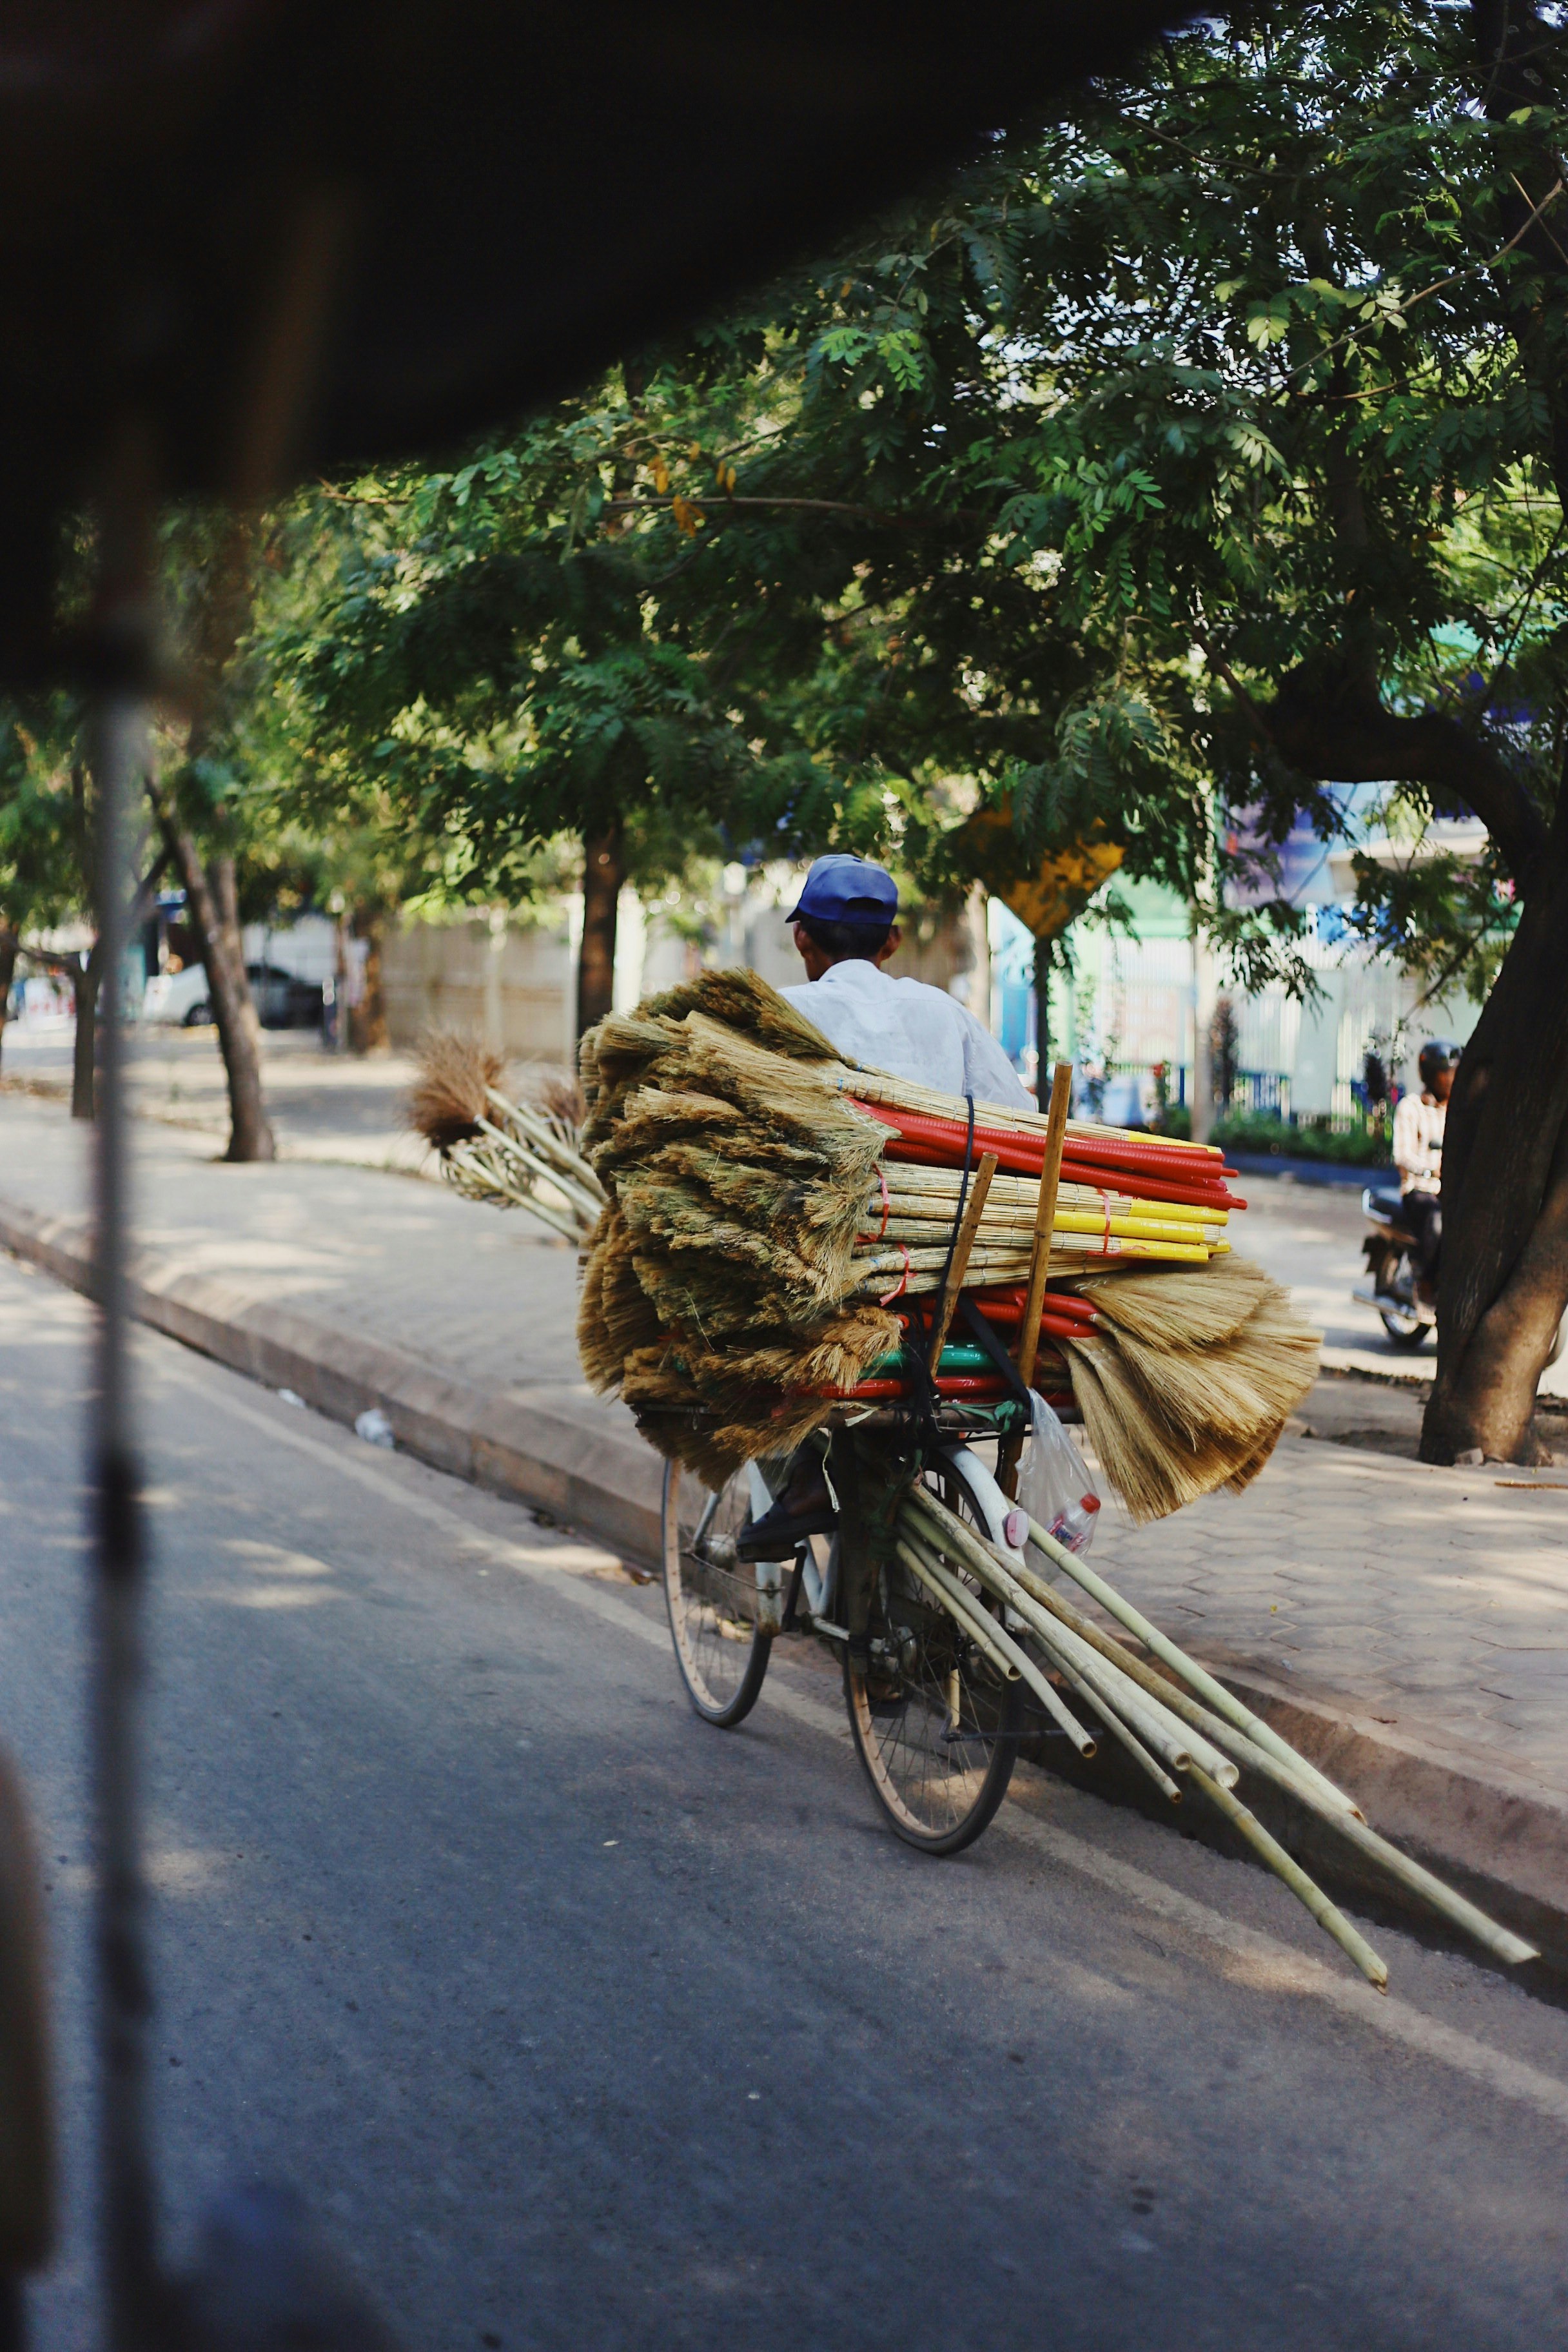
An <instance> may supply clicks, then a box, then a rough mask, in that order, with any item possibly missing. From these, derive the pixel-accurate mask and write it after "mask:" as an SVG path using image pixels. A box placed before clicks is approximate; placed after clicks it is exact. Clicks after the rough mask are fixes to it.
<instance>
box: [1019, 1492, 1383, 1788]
mask: <svg viewBox="0 0 1568 2352" xmlns="http://www.w3.org/2000/svg"><path fill="white" fill-rule="evenodd" d="M1029 1539H1030V1541H1031V1542H1032V1543H1034V1544H1037V1546H1038V1547H1039V1549H1040V1550H1041V1551H1043V1552H1044V1553H1045V1555H1046V1557H1047V1559H1054V1560H1055V1561H1056V1563H1057V1565H1058V1568H1065V1569H1066V1570H1067V1572H1068V1575H1069V1576H1070V1577H1071V1578H1072V1580H1073V1581H1074V1583H1075V1584H1080V1585H1082V1587H1083V1589H1084V1591H1086V1592H1087V1593H1089V1595H1090V1597H1091V1598H1092V1599H1093V1600H1095V1601H1099V1603H1100V1607H1101V1608H1102V1609H1103V1610H1105V1611H1106V1612H1108V1614H1109V1615H1110V1616H1112V1617H1114V1618H1115V1619H1116V1620H1117V1622H1118V1623H1120V1624H1122V1625H1125V1626H1126V1628H1127V1631H1128V1632H1129V1633H1136V1635H1137V1636H1138V1639H1139V1640H1140V1641H1141V1642H1142V1644H1143V1646H1144V1648H1145V1649H1146V1650H1152V1652H1153V1654H1154V1655H1155V1657H1157V1658H1159V1659H1160V1660H1162V1661H1163V1664H1165V1665H1167V1666H1169V1667H1170V1668H1171V1670H1172V1672H1173V1674H1176V1675H1180V1676H1181V1678H1182V1680H1183V1681H1184V1683H1185V1684H1186V1685H1187V1686H1188V1688H1189V1689H1190V1690H1195V1691H1196V1692H1197V1694H1198V1696H1199V1697H1200V1698H1203V1699H1206V1700H1207V1702H1208V1704H1209V1706H1212V1707H1213V1709H1214V1711H1215V1714H1216V1715H1218V1716H1223V1717H1225V1719H1226V1722H1227V1723H1234V1724H1235V1726H1236V1727H1237V1730H1238V1731H1245V1732H1246V1734H1247V1738H1249V1739H1251V1740H1253V1741H1255V1742H1256V1744H1257V1745H1258V1747H1259V1748H1264V1749H1265V1750H1266V1751H1267V1752H1268V1754H1269V1755H1270V1756H1274V1757H1277V1758H1278V1759H1279V1762H1280V1763H1281V1764H1284V1765H1286V1766H1288V1767H1289V1769H1291V1770H1293V1771H1297V1772H1301V1773H1304V1774H1305V1775H1307V1777H1308V1778H1310V1780H1311V1781H1312V1782H1313V1784H1314V1786H1315V1787H1317V1788H1319V1789H1321V1790H1322V1792H1323V1794H1324V1796H1325V1797H1326V1798H1327V1799H1328V1800H1329V1801H1330V1802H1331V1803H1333V1804H1335V1805H1337V1806H1339V1807H1340V1808H1341V1809H1342V1811H1345V1812H1347V1813H1351V1814H1353V1815H1354V1817H1355V1818H1356V1820H1357V1821H1362V1820H1363V1819H1364V1818H1365V1816H1364V1815H1363V1812H1362V1810H1361V1807H1360V1806H1359V1805H1358V1804H1357V1803H1356V1801H1355V1800H1354V1799H1353V1798H1352V1797H1347V1796H1346V1794H1345V1792H1344V1790H1342V1789H1338V1788H1336V1787H1335V1786H1334V1783H1333V1782H1332V1781H1331V1780H1330V1779H1329V1777H1328V1775H1327V1774H1326V1773H1324V1772H1320V1771H1319V1769H1318V1768H1317V1766H1316V1765H1315V1764H1311V1763H1309V1762H1308V1760H1307V1759H1306V1757H1304V1756H1298V1755H1297V1753H1296V1750H1295V1749H1294V1748H1289V1747H1287V1746H1286V1744H1285V1742H1284V1740H1282V1739H1281V1738H1280V1737H1279V1733H1278V1732H1277V1731H1276V1730H1274V1729H1273V1727H1272V1726H1271V1725H1269V1724H1267V1723H1265V1722H1263V1721H1262V1720H1261V1718H1260V1717H1258V1716H1256V1715H1254V1714H1253V1712H1252V1710H1251V1708H1250V1707H1247V1706H1243V1705H1242V1703H1241V1701H1240V1700H1239V1699H1238V1698H1237V1696H1235V1694H1234V1693H1233V1692H1231V1691H1227V1690H1226V1686H1225V1685H1224V1684H1223V1683H1221V1682H1216V1681H1215V1677H1214V1675H1211V1674H1209V1673H1208V1672H1207V1670H1206V1669H1205V1667H1203V1666H1200V1665H1199V1664H1198V1663H1197V1661H1196V1659H1194V1658H1189V1657H1188V1655H1187V1654H1186V1652H1185V1651H1184V1650H1179V1649H1178V1648H1177V1647H1176V1644H1175V1643H1174V1642H1172V1641H1169V1640H1167V1638H1166V1636H1165V1635H1164V1634H1163V1633H1161V1631H1160V1629H1159V1627H1158V1626H1157V1625H1151V1623H1150V1622H1149V1620H1148V1619H1147V1617H1145V1616H1144V1615H1143V1614H1142V1612H1141V1611H1140V1610H1137V1609H1134V1608H1133V1606H1132V1604H1131V1601H1123V1599H1122V1597H1121V1593H1120V1592H1118V1591H1117V1590H1116V1588H1115V1586H1114V1585H1110V1584H1107V1582H1106V1581H1105V1579H1104V1578H1103V1577H1102V1576H1097V1575H1096V1574H1095V1572H1094V1570H1093V1569H1092V1568H1090V1567H1089V1563H1088V1562H1087V1560H1085V1559H1082V1558H1081V1557H1080V1556H1079V1554H1078V1553H1076V1552H1070V1551H1068V1549H1066V1548H1065V1546H1063V1545H1061V1544H1059V1543H1058V1541H1057V1540H1056V1538H1055V1537H1054V1536H1051V1535H1048V1534H1047V1531H1046V1529H1045V1528H1043V1527H1041V1525H1040V1523H1039V1521H1038V1520H1037V1519H1031V1520H1030V1522H1029Z"/></svg>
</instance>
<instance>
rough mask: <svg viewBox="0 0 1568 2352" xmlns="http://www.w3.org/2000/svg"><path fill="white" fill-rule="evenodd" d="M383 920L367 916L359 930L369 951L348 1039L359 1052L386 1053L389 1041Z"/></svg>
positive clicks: (356, 934) (353, 1009) (350, 1019)
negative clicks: (382, 959) (382, 941)
mask: <svg viewBox="0 0 1568 2352" xmlns="http://www.w3.org/2000/svg"><path fill="white" fill-rule="evenodd" d="M381 928H382V927H381V923H380V920H379V919H363V922H362V924H361V926H360V927H358V928H357V929H356V931H355V937H356V938H358V939H362V940H363V941H364V943H365V946H366V949H367V950H368V952H367V954H366V956H365V960H364V976H363V994H362V995H361V997H360V1001H359V1003H357V1004H356V1005H353V1007H352V1008H351V1009H350V1013H349V1038H350V1043H351V1045H353V1050H354V1052H355V1053H356V1054H379V1053H384V1051H385V1049H386V1046H387V1044H388V1042H389V1041H388V1038H387V1033H386V999H385V995H384V992H383V990H382V985H381Z"/></svg>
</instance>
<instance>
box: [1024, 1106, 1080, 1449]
mask: <svg viewBox="0 0 1568 2352" xmlns="http://www.w3.org/2000/svg"><path fill="white" fill-rule="evenodd" d="M1071 1104H1072V1064H1071V1063H1070V1062H1058V1064H1057V1066H1056V1068H1055V1070H1054V1071H1053V1072H1052V1074H1051V1105H1050V1109H1049V1111H1048V1113H1047V1118H1046V1156H1045V1161H1044V1164H1043V1166H1042V1167H1041V1170H1040V1197H1039V1200H1038V1202H1037V1203H1036V1207H1035V1244H1034V1255H1033V1256H1032V1257H1031V1258H1030V1261H1029V1295H1028V1299H1027V1302H1026V1306H1025V1308H1024V1320H1023V1323H1022V1325H1021V1326H1020V1328H1019V1331H1018V1378H1019V1379H1020V1380H1021V1381H1023V1383H1024V1386H1025V1387H1026V1388H1027V1387H1028V1385H1029V1382H1030V1381H1031V1380H1032V1379H1033V1378H1034V1373H1035V1357H1036V1354H1037V1350H1038V1348H1039V1344H1040V1308H1041V1307H1043V1306H1044V1304H1045V1297H1046V1277H1047V1275H1048V1274H1049V1272H1050V1265H1051V1239H1052V1236H1053V1234H1054V1233H1055V1231H1056V1222H1057V1188H1058V1185H1059V1184H1060V1182H1061V1176H1062V1146H1063V1145H1064V1143H1065V1142H1066V1141H1067V1131H1068V1110H1069V1108H1071ZM1009 1466H1011V1465H1009Z"/></svg>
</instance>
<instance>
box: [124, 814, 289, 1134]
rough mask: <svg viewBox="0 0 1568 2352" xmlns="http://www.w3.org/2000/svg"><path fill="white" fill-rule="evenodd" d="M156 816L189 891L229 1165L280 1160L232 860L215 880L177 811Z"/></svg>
mask: <svg viewBox="0 0 1568 2352" xmlns="http://www.w3.org/2000/svg"><path fill="white" fill-rule="evenodd" d="M153 811H154V813H155V814H156V816H157V819H158V824H159V826H160V828H161V830H162V832H163V838H164V840H165V842H166V843H167V845H168V848H169V853H170V856H172V857H173V858H174V865H175V867H176V868H177V870H178V873H179V877H180V880H181V881H182V883H183V884H184V890H185V908H186V912H187V914H188V915H189V917H190V919H191V922H192V924H193V926H194V928H195V934H196V939H197V940H198V942H199V944H200V947H201V952H202V964H203V967H204V969H205V972H206V976H207V990H208V992H209V994H210V995H211V997H212V1007H213V1017H214V1019H215V1020H216V1023H217V1035H218V1045H219V1047H220V1049H221V1051H222V1054H223V1066H224V1072H225V1075H226V1077H227V1080H228V1116H229V1138H228V1150H226V1152H225V1154H224V1157H225V1159H226V1160H275V1159H276V1158H277V1156H278V1149H277V1146H276V1144H275V1143H274V1141H273V1139H272V1129H271V1128H270V1126H269V1125H268V1118H267V1108H266V1105H265V1103H264V1101H263V1099H262V1093H261V1024H260V1022H259V1021H258V1019H257V1017H256V1006H255V1003H253V1001H252V999H251V994H250V983H249V982H248V981H247V979H246V976H245V951H244V948H243V945H242V942H241V940H240V929H239V911H238V907H237V900H236V897H235V879H234V860H233V858H232V857H227V856H217V857H215V858H214V859H213V863H212V873H211V876H210V877H209V876H208V873H207V869H206V867H205V866H204V865H203V863H202V856H201V852H200V850H199V849H198V848H197V847H196V845H195V840H194V839H193V837H192V836H191V835H190V834H188V833H187V832H186V831H185V828H184V825H183V824H181V823H180V821H179V819H178V817H177V816H176V814H174V809H173V807H172V806H169V805H165V803H163V800H162V798H161V797H158V796H154V797H153Z"/></svg>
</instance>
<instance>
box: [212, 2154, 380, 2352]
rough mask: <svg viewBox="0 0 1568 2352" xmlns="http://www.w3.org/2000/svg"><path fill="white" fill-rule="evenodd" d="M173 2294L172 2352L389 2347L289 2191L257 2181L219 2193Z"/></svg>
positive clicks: (365, 2302) (342, 2351) (365, 2351)
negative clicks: (191, 2263)
mask: <svg viewBox="0 0 1568 2352" xmlns="http://www.w3.org/2000/svg"><path fill="white" fill-rule="evenodd" d="M177 2301H178V2315H177V2318H176V2328H177V2330H178V2334H177V2337H176V2340H177V2342H178V2344H179V2347H180V2352H396V2339H395V2336H393V2335H392V2332H391V2330H390V2329H389V2328H388V2327H387V2326H386V2324H385V2322H384V2320H383V2319H382V2318H381V2317H380V2316H379V2315H378V2314H377V2313H376V2312H375V2311H374V2308H373V2307H372V2305H371V2303H370V2301H369V2298H368V2297H367V2295H366V2294H365V2290H364V2288H363V2286H362V2285H361V2284H360V2283H359V2281H358V2280H357V2279H356V2278H355V2277H354V2276H353V2273H351V2272H350V2270H349V2268H348V2266H347V2264H346V2263H344V2262H343V2260H342V2257H341V2256H340V2255H339V2254H337V2253H336V2252H333V2250H332V2248H331V2245H330V2244H329V2243H328V2242H327V2241H326V2239H325V2238H323V2237H322V2236H321V2233H320V2232H319V2231H317V2230H316V2228H315V2227H314V2225H313V2223H312V2222H311V2221H310V2215H309V2213H308V2212H307V2211H306V2209H305V2204H304V2200H302V2199H301V2198H300V2197H299V2196H298V2195H297V2194H296V2193H295V2191H294V2190H293V2189H279V2188H273V2187H268V2185H266V2184H265V2183H260V2182H258V2183H255V2184H253V2185H251V2186H248V2187H246V2188H241V2189H229V2190H228V2191H227V2192H226V2195H224V2196H223V2197H221V2198H219V2200H217V2202H216V2204H215V2205H214V2206H213V2207H212V2209H211V2210H210V2211H209V2212H208V2214H207V2217H206V2220H205V2223H204V2224H203V2229H202V2238H201V2245H200V2249H199V2252H198V2255H197V2261H196V2267H195V2271H194V2272H193V2273H191V2275H190V2277H189V2278H188V2279H186V2280H184V2281H183V2282H182V2283H181V2284H180V2287H179V2288H178V2290H177Z"/></svg>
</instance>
